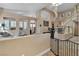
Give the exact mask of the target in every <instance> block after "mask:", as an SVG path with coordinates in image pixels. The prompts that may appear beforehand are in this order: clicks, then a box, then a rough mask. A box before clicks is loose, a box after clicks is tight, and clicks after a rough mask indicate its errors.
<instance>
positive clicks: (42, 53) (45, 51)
mask: <svg viewBox="0 0 79 59" xmlns="http://www.w3.org/2000/svg"><path fill="white" fill-rule="evenodd" d="M48 51H50V48H48V49H46V50H44V51H42V52H41V53H39V54H37V55H35V56H42V55H44V54H45V53H47V52H48Z"/></svg>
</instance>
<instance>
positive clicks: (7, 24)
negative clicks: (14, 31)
mask: <svg viewBox="0 0 79 59" xmlns="http://www.w3.org/2000/svg"><path fill="white" fill-rule="evenodd" d="M4 24H5V30H9V29H10V21H9V20H4Z"/></svg>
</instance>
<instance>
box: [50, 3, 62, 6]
mask: <svg viewBox="0 0 79 59" xmlns="http://www.w3.org/2000/svg"><path fill="white" fill-rule="evenodd" d="M61 4H62V3H52V6H59V5H61Z"/></svg>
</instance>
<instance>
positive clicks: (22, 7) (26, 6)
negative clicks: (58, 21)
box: [0, 3, 76, 16]
mask: <svg viewBox="0 0 79 59" xmlns="http://www.w3.org/2000/svg"><path fill="white" fill-rule="evenodd" d="M74 5H76V3H63V4H61V5H59V6H58V12H62V11H65V10H68V9H70V8H72V7H73V6H74ZM45 6H47V7H53V6H52V3H0V7H2V8H4V10H8V11H10V12H13V13H16V14H19V15H24V16H35V15H36V12H37V11H38V10H40V9H41V8H43V7H45ZM52 9H53V8H51V10H52Z"/></svg>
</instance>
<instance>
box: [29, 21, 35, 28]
mask: <svg viewBox="0 0 79 59" xmlns="http://www.w3.org/2000/svg"><path fill="white" fill-rule="evenodd" d="M30 27H31V28H34V27H36V24H35V20H31V21H30Z"/></svg>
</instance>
